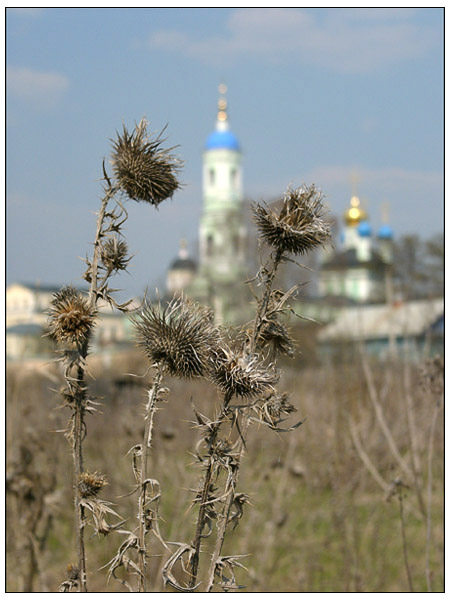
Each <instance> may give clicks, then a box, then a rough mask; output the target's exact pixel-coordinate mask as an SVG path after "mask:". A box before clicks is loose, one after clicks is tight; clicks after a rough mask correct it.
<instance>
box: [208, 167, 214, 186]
mask: <svg viewBox="0 0 450 600" xmlns="http://www.w3.org/2000/svg"><path fill="white" fill-rule="evenodd" d="M208 176H209V185H214V184H215V183H216V172H215V171H214V169H209V174H208Z"/></svg>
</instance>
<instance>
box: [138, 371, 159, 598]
mask: <svg viewBox="0 0 450 600" xmlns="http://www.w3.org/2000/svg"><path fill="white" fill-rule="evenodd" d="M162 375H163V374H162V370H161V369H160V368H159V367H157V369H156V375H155V379H154V381H153V385H152V387H151V389H150V390H149V392H148V402H147V405H146V414H145V430H144V443H143V446H142V452H141V465H140V470H139V505H138V507H139V508H138V510H139V512H138V520H139V583H138V592H145V591H146V575H147V548H146V543H145V535H146V533H147V526H146V500H147V498H146V496H147V495H146V490H147V479H148V477H147V470H148V449H149V448H150V446H151V442H152V434H153V417H154V415H155V412H156V402H157V400H158V395H159V390H160V387H161V381H162Z"/></svg>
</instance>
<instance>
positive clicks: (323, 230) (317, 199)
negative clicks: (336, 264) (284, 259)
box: [253, 185, 330, 255]
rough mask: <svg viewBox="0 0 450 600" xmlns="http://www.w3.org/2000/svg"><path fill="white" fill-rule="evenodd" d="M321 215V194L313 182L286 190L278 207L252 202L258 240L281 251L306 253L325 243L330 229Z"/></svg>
mask: <svg viewBox="0 0 450 600" xmlns="http://www.w3.org/2000/svg"><path fill="white" fill-rule="evenodd" d="M323 214H324V211H323V204H322V196H321V194H320V192H319V191H318V190H317V188H316V187H315V186H314V185H312V186H310V187H306V186H305V187H300V188H296V189H288V191H287V193H286V195H285V196H284V198H283V202H282V204H281V208H280V209H279V210H276V209H273V208H271V207H269V206H267V205H262V204H254V205H253V216H254V220H255V223H256V225H257V227H258V231H259V234H260V236H261V239H262V240H264V241H265V242H266V243H267V244H269V246H271V247H272V248H275V249H276V250H278V251H280V252H281V253H283V254H285V253H287V254H294V255H297V254H305V253H306V252H311V250H313V249H314V248H316V247H318V246H322V245H323V244H325V243H327V242H328V240H329V238H330V228H329V226H328V225H327V224H326V223H325V221H324V219H323Z"/></svg>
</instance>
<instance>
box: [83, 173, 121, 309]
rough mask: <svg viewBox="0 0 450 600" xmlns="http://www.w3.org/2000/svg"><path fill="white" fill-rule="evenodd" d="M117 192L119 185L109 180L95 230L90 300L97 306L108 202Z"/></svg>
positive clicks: (93, 305) (92, 304)
mask: <svg viewBox="0 0 450 600" xmlns="http://www.w3.org/2000/svg"><path fill="white" fill-rule="evenodd" d="M116 193H117V187H115V186H112V185H111V183H109V182H108V187H107V189H106V192H105V195H104V196H103V198H102V204H101V207H100V211H99V213H98V216H97V229H96V232H95V240H94V252H93V255H92V264H91V269H90V276H91V285H90V288H89V301H90V303H91V306H92V307H95V306H96V305H97V291H98V290H97V288H98V262H99V258H100V248H101V238H102V237H103V232H102V228H103V223H104V220H105V215H106V208H107V206H108V202H109V201H110V200H111V198H112V197H113V196H114V195H115V194H116Z"/></svg>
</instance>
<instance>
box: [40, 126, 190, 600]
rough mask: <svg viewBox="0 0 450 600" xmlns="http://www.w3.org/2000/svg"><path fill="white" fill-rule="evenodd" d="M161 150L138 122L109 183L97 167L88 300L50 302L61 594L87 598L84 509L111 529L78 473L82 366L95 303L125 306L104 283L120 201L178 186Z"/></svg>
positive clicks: (118, 261) (64, 297) (121, 247)
mask: <svg viewBox="0 0 450 600" xmlns="http://www.w3.org/2000/svg"><path fill="white" fill-rule="evenodd" d="M163 143H164V140H163V139H162V138H161V136H158V138H157V139H156V140H153V141H150V140H149V138H148V135H147V122H146V120H145V119H142V120H141V121H140V123H139V124H138V125H136V127H135V129H134V130H133V132H132V133H128V131H127V129H126V128H125V127H124V128H123V133H122V135H119V134H118V135H117V139H116V140H115V141H113V151H112V164H113V171H114V175H115V180H114V179H112V178H111V177H109V175H108V174H107V172H106V169H105V164H104V163H103V181H104V184H103V192H104V193H103V197H102V199H101V205H100V210H99V212H98V214H97V227H96V232H95V238H94V243H93V253H92V257H90V258H86V260H85V262H86V265H87V267H86V270H85V273H84V274H83V278H84V279H85V281H87V282H88V283H89V293H88V296H87V297H84V296H83V295H81V293H80V292H78V291H77V290H76V289H75V288H73V287H72V286H68V287H65V288H63V289H62V290H60V291H59V292H57V293H56V294H55V295H54V298H53V301H52V305H51V309H50V315H49V323H48V330H49V335H50V336H52V337H53V338H54V339H55V340H56V342H57V343H58V344H59V345H61V346H62V351H61V353H60V360H61V361H62V362H63V364H64V379H65V385H64V386H63V387H62V389H61V396H62V398H63V401H64V405H65V406H67V407H69V408H70V409H71V411H72V415H71V418H70V420H69V429H68V432H67V438H68V440H69V442H70V443H71V446H72V455H73V463H74V478H75V482H76V484H75V486H74V490H75V521H76V532H77V552H78V566H77V573H78V575H77V579H76V580H75V579H73V578H70V577H69V579H68V580H67V581H66V582H65V583H63V584H62V587H63V588H64V589H66V588H68V589H71V588H72V587H75V585H76V586H77V587H78V589H79V591H80V592H86V591H87V582H86V553H85V544H84V527H85V512H86V510H90V511H91V512H92V516H93V519H94V526H95V529H96V530H97V532H100V533H108V532H109V531H111V530H112V529H115V528H117V525H115V526H110V525H108V524H107V522H106V520H105V515H106V514H114V515H117V513H115V512H114V511H113V509H112V508H111V507H110V505H109V503H107V502H105V501H102V500H100V499H99V498H97V496H96V493H94V492H95V490H96V489H97V488H98V489H97V491H99V490H100V488H101V487H103V484H104V481H103V479H102V476H100V475H99V474H98V473H96V472H95V473H88V472H87V471H85V469H84V461H83V448H82V444H83V439H84V436H85V432H86V424H85V414H86V412H90V411H94V410H95V403H94V401H93V399H92V398H91V397H90V396H89V394H88V385H87V379H86V364H87V357H88V353H89V344H90V342H91V340H92V334H93V330H94V327H95V322H96V318H97V306H98V303H99V301H104V302H107V303H109V304H110V305H111V306H112V307H115V308H117V309H119V310H121V311H127V310H128V306H129V304H130V301H129V302H125V303H123V304H118V303H117V302H116V301H115V299H114V290H113V289H112V288H111V287H110V278H111V276H112V275H113V274H114V273H117V272H119V271H124V270H126V268H127V266H128V263H129V260H130V258H129V257H128V248H127V244H126V242H125V240H124V239H123V235H122V228H123V224H124V223H125V221H126V220H127V218H128V213H127V211H126V210H125V207H124V205H123V196H125V199H126V198H129V199H132V200H136V201H145V202H148V203H150V204H152V205H154V206H157V205H158V204H160V203H161V202H162V201H163V200H165V199H166V198H169V197H171V196H172V195H173V193H174V191H175V190H176V189H177V188H178V187H179V185H180V184H179V181H178V178H177V174H178V170H179V169H180V168H181V161H179V160H178V159H175V158H174V157H173V156H172V154H171V149H168V150H166V149H164V148H163V147H162V144H163ZM119 194H121V198H119V197H118V196H119ZM112 203H114V204H113V206H111V205H112ZM117 516H118V515H117Z"/></svg>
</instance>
